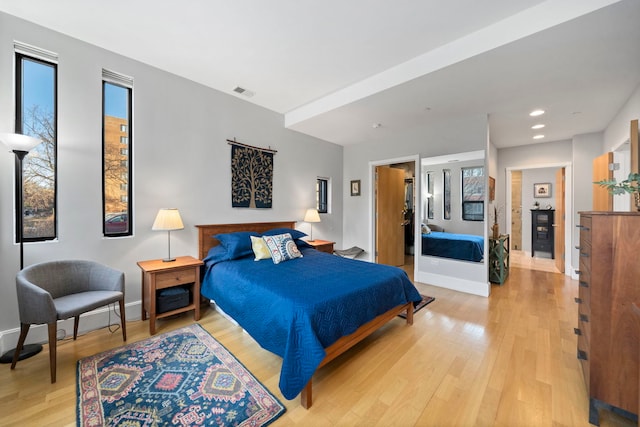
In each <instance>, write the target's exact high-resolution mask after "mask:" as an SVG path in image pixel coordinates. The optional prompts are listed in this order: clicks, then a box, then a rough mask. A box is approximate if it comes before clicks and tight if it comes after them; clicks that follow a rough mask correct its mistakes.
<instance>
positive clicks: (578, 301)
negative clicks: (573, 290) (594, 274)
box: [573, 297, 582, 304]
mask: <svg viewBox="0 0 640 427" xmlns="http://www.w3.org/2000/svg"><path fill="white" fill-rule="evenodd" d="M573 300H574V301H575V302H577V303H578V304H582V298H578V297H576V298H574V299H573Z"/></svg>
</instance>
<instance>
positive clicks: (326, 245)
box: [306, 239, 336, 254]
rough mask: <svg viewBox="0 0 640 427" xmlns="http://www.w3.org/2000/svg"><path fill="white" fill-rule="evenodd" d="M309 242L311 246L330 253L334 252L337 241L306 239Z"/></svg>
mask: <svg viewBox="0 0 640 427" xmlns="http://www.w3.org/2000/svg"><path fill="white" fill-rule="evenodd" d="M306 242H307V243H308V244H310V245H311V246H313V247H314V248H315V249H317V250H319V251H320V252H326V253H328V254H333V245H334V244H335V243H336V242H330V241H328V240H317V239H316V240H307V241H306Z"/></svg>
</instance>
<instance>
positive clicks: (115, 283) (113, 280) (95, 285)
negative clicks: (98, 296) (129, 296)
mask: <svg viewBox="0 0 640 427" xmlns="http://www.w3.org/2000/svg"><path fill="white" fill-rule="evenodd" d="M89 289H91V290H92V291H116V292H122V293H123V294H124V273H123V272H122V271H120V270H116V269H115V268H111V267H109V266H106V265H95V266H93V267H92V268H91V273H90V275H89Z"/></svg>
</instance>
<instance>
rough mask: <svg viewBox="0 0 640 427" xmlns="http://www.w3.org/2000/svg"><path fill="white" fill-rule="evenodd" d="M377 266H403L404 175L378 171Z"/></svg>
mask: <svg viewBox="0 0 640 427" xmlns="http://www.w3.org/2000/svg"><path fill="white" fill-rule="evenodd" d="M376 176H377V179H376V182H377V187H376V190H377V191H376V218H377V219H376V262H377V263H379V264H388V265H395V266H400V265H404V226H403V222H404V171H403V170H402V169H396V168H390V167H384V166H378V167H376Z"/></svg>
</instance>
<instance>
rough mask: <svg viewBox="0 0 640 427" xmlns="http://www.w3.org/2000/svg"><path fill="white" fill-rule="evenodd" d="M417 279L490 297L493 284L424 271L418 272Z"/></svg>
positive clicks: (421, 281)
mask: <svg viewBox="0 0 640 427" xmlns="http://www.w3.org/2000/svg"><path fill="white" fill-rule="evenodd" d="M415 280H416V282H420V283H427V284H429V285H433V286H438V287H439V288H446V289H452V290H454V291H459V292H465V293H467V294H473V295H479V296H482V297H488V296H489V295H490V294H491V284H490V283H489V282H476V281H473V280H465V279H460V278H457V277H451V276H443V275H441V274H434V273H427V272H424V271H420V272H418V274H417V277H416V279H415Z"/></svg>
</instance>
